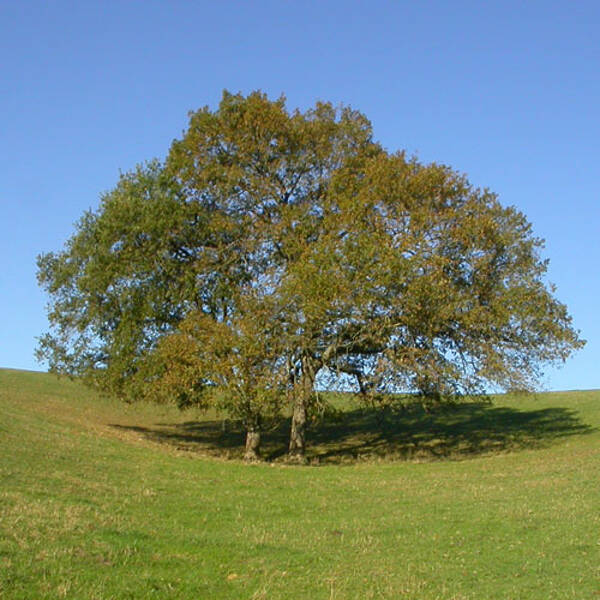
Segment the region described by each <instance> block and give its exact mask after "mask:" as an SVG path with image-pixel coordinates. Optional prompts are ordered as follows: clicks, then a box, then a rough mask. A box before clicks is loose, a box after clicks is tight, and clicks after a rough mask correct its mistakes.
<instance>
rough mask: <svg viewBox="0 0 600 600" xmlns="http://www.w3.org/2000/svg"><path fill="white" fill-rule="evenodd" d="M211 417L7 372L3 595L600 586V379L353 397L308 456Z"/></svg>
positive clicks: (1, 473) (460, 597)
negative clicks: (428, 402) (375, 405)
mask: <svg viewBox="0 0 600 600" xmlns="http://www.w3.org/2000/svg"><path fill="white" fill-rule="evenodd" d="M202 418H203V417H201V416H200V415H197V414H195V413H189V412H188V413H178V412H177V411H176V410H174V409H171V408H170V407H156V406H147V405H140V406H127V405H123V404H120V403H118V402H116V401H112V400H109V399H105V398H99V397H97V396H96V395H95V394H94V393H92V392H90V391H89V390H87V389H85V388H83V387H81V386H80V385H78V384H76V383H73V382H69V381H67V380H57V379H56V378H53V377H51V376H49V375H45V374H37V373H23V372H17V371H0V597H1V598H7V599H17V598H22V599H27V600H30V599H37V598H74V599H91V598H96V599H102V600H106V599H111V598H119V599H121V598H122V599H125V598H174V599H175V598H177V599H180V598H182V599H185V598H190V599H192V598H193V599H203V598H206V599H218V598H228V599H229V598H244V599H259V598H264V599H269V600H270V599H279V598H282V599H283V598H289V599H294V600H297V599H299V598H307V599H323V600H330V599H336V600H340V599H363V598H365V599H366V598H390V599H395V598H407V599H408V598H411V599H415V600H433V599H440V600H442V599H443V600H451V599H453V600H465V599H477V600H479V599H483V600H485V599H502V600H508V599H515V600H516V599H530V598H531V599H534V598H535V599H537V598H539V599H544V600H547V599H560V600H563V599H578V600H587V599H593V598H600V489H599V475H600V430H599V426H600V392H597V391H594V392H568V393H551V394H542V395H539V396H535V397H514V398H511V397H500V398H498V399H497V400H496V401H495V402H494V404H493V405H485V404H478V403H472V404H470V405H465V406H462V407H457V408H456V409H455V410H452V411H450V410H445V411H438V412H434V413H430V414H427V413H422V412H419V411H406V412H404V413H393V414H389V415H387V416H386V417H385V418H384V419H381V418H380V420H379V422H377V420H376V417H375V416H374V415H373V414H371V413H369V412H368V411H364V410H360V409H359V408H357V407H352V406H350V407H347V409H346V412H344V413H343V414H341V415H338V417H337V418H336V419H329V420H326V421H325V422H323V423H321V424H319V425H316V426H315V428H314V430H313V431H312V440H313V444H312V446H311V455H310V458H311V461H312V462H313V463H314V464H317V463H319V464H320V466H309V467H291V466H285V465H284V464H282V463H281V462H280V456H281V453H282V448H283V443H284V435H283V427H281V428H279V429H275V430H274V431H273V432H272V433H271V434H270V436H268V439H267V442H266V451H267V456H268V458H269V459H270V462H268V463H266V464H261V465H251V466H247V465H244V464H242V463H241V462H240V461H238V460H236V459H235V457H236V456H239V453H240V451H241V444H242V441H243V437H242V435H241V433H240V432H239V431H237V429H236V427H235V424H230V426H229V428H228V429H227V430H226V431H223V430H222V428H221V426H220V422H218V421H217V420H216V419H215V418H214V416H213V417H212V418H209V419H205V420H202ZM209 455H213V456H209ZM224 455H227V456H230V457H233V459H232V460H225V459H224V458H223V456H224Z"/></svg>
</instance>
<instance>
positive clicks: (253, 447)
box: [244, 427, 260, 462]
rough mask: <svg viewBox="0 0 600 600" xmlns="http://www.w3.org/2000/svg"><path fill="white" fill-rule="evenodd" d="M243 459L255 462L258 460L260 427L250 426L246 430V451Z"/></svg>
mask: <svg viewBox="0 0 600 600" xmlns="http://www.w3.org/2000/svg"><path fill="white" fill-rule="evenodd" d="M244 460H246V461H248V462H256V461H258V460H260V428H258V427H252V428H250V427H249V428H248V430H247V431H246V452H245V453H244Z"/></svg>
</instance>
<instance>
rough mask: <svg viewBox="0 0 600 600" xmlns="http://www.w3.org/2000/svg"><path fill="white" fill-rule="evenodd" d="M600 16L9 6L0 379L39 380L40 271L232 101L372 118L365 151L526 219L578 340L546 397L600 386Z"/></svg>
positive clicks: (543, 7) (449, 8)
mask: <svg viewBox="0 0 600 600" xmlns="http://www.w3.org/2000/svg"><path fill="white" fill-rule="evenodd" d="M599 26H600V4H598V3H597V2H592V1H589V2H548V1H545V2H541V1H532V2H527V3H525V2H516V1H503V2H486V3H483V2H474V1H473V2H461V1H458V2H447V1H442V0H438V1H431V2H419V3H409V2H383V1H374V2H369V3H367V2H352V1H348V0H345V1H323V2H317V1H314V2H313V1H310V2H309V1H298V2H275V1H272V2H271V1H256V2H228V1H225V2H218V3H215V2H169V3H166V2H152V1H149V2H148V1H146V2H135V1H132V2H117V1H111V0H107V1H104V2H90V1H84V2H65V1H57V2H53V3H46V2H31V1H23V2H5V3H3V4H2V5H0V52H1V53H2V56H3V62H2V66H1V67H0V75H1V76H0V115H1V116H0V136H1V138H0V139H1V140H2V143H1V145H0V219H1V220H0V227H1V228H2V232H1V236H0V249H1V250H2V256H3V257H4V258H3V268H2V269H0V292H1V293H0V309H1V314H2V317H1V318H0V341H1V343H0V366H1V367H12V368H22V369H35V370H42V369H44V365H39V364H38V363H36V362H35V359H34V356H33V351H34V348H35V345H36V341H35V338H36V336H38V335H40V334H42V333H43V332H44V331H45V330H46V328H47V322H46V317H45V303H46V298H45V297H44V295H43V293H42V292H41V290H39V289H38V286H37V283H36V280H35V272H36V266H35V258H36V256H37V255H38V254H39V253H41V252H47V251H49V250H59V249H60V248H61V247H62V245H63V244H64V242H65V241H66V240H67V239H68V237H69V236H70V235H71V233H72V232H73V223H74V222H75V221H76V220H78V219H79V218H80V217H81V215H82V214H83V212H84V211H85V210H87V209H90V208H95V207H97V205H98V202H99V198H100V194H101V193H102V192H104V191H107V190H109V189H111V188H112V187H113V186H114V185H115V183H116V182H117V179H118V176H119V172H122V171H128V170H130V169H132V168H133V167H134V166H135V165H136V164H137V163H140V162H143V161H145V160H148V159H151V158H153V157H158V158H163V157H164V156H165V155H166V153H167V151H168V148H169V146H170V144H171V142H172V140H173V139H174V138H176V137H180V136H181V134H182V132H183V129H184V128H185V127H186V124H187V113H188V111H190V110H195V109H197V108H199V107H201V106H204V105H208V106H210V107H211V108H215V107H216V105H217V103H218V101H219V99H220V97H221V94H222V91H223V89H228V90H230V91H232V92H243V93H248V92H250V91H252V90H256V89H261V90H263V91H264V92H266V93H267V94H269V96H270V97H272V98H275V97H279V96H280V95H281V94H285V96H286V97H287V102H288V106H289V107H290V108H295V107H298V108H300V109H302V110H304V109H306V108H308V107H309V106H312V105H313V104H314V103H315V101H316V100H319V99H321V100H327V101H332V102H334V103H339V104H346V105H350V106H352V107H353V108H356V109H358V110H360V111H361V112H363V113H365V114H366V116H367V117H369V118H370V119H371V121H372V123H373V128H374V134H375V139H377V140H378V141H380V142H381V143H382V144H383V145H384V146H385V147H386V148H387V149H388V150H391V151H394V150H400V149H405V150H406V151H407V152H408V153H409V154H416V155H417V156H418V158H419V159H420V160H421V161H423V162H430V161H435V162H440V163H445V164H448V165H450V166H452V167H453V168H455V169H458V170H459V171H462V172H464V173H466V174H467V175H468V177H469V178H470V180H471V182H472V183H473V184H474V185H476V186H480V187H489V188H490V189H491V190H493V191H494V192H496V193H498V194H499V197H500V200H501V202H502V203H504V204H507V205H514V206H516V207H517V208H519V209H520V210H521V211H523V212H524V213H525V214H526V215H527V217H528V218H529V220H530V221H531V222H532V224H533V229H534V232H535V234H536V235H538V236H539V237H542V238H544V239H545V240H546V250H545V256H546V257H548V258H549V259H550V266H549V275H548V279H549V280H550V281H551V282H553V283H555V284H556V286H557V292H556V295H557V297H558V298H559V299H560V300H561V301H563V302H565V303H566V304H567V305H568V306H569V309H570V311H571V314H572V315H573V318H574V324H575V327H576V328H578V329H580V330H581V331H582V335H583V337H584V338H585V339H587V340H588V344H587V346H586V348H585V349H584V350H583V351H580V352H579V353H578V354H577V355H576V356H575V357H574V358H573V359H571V360H570V361H569V362H568V363H567V364H566V365H565V366H564V367H563V368H562V369H559V370H556V369H550V370H548V372H547V376H546V379H545V381H544V384H545V387H546V388H547V389H586V388H598V387H600V369H598V367H597V365H598V364H599V363H600V344H599V343H598V338H599V336H600V322H599V319H598V318H597V305H598V300H597V298H598V296H600V278H599V276H598V274H599V268H598V261H599V258H600V235H599V225H598V223H599V222H600V202H599V200H600V198H599V191H598V185H597V179H598V175H600V173H599V171H600V169H599V167H598V139H600V114H599V113H600V110H599V108H598V107H599V106H600V78H599V77H598V73H599V72H600V43H599V42H598V35H597V31H598V27H599Z"/></svg>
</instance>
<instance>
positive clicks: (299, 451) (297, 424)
mask: <svg viewBox="0 0 600 600" xmlns="http://www.w3.org/2000/svg"><path fill="white" fill-rule="evenodd" d="M305 454H306V400H305V398H304V396H303V394H300V393H298V391H296V397H295V399H294V412H293V413H292V429H291V431H290V447H289V459H290V460H291V461H292V462H304V461H305Z"/></svg>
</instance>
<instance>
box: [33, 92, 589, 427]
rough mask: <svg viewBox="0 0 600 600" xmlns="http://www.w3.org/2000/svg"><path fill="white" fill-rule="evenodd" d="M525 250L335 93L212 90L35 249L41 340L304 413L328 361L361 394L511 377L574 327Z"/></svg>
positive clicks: (160, 395)
mask: <svg viewBox="0 0 600 600" xmlns="http://www.w3.org/2000/svg"><path fill="white" fill-rule="evenodd" d="M542 249H543V243H542V241H541V240H538V239H536V238H534V237H533V236H532V233H531V226H530V224H529V223H528V222H527V220H526V218H525V217H524V215H522V214H521V213H520V212H518V211H517V210H516V209H515V208H511V207H508V208H507V207H503V206H502V205H500V203H499V202H498V200H497V198H496V196H495V195H494V194H492V193H491V192H489V191H487V190H478V189H474V188H473V187H472V186H471V185H470V183H469V182H468V180H467V179H466V177H465V176H464V175H462V174H460V173H457V172H455V171H453V170H452V169H450V168H449V167H447V166H444V165H438V164H430V165H423V164H421V163H419V162H418V161H417V160H416V159H410V158H407V157H406V156H405V155H404V154H403V153H397V154H389V153H387V152H385V151H384V150H383V149H382V148H381V147H380V146H379V145H378V144H377V143H375V142H374V141H373V140H372V131H371V125H370V123H369V121H368V120H367V119H366V117H365V116H364V115H362V114H360V113H358V112H356V111H353V110H351V109H350V108H346V107H341V108H335V107H333V106H332V105H331V104H329V103H317V104H316V105H315V107H314V108H312V109H310V110H307V111H305V112H303V113H302V112H300V111H294V112H290V111H288V109H287V108H286V103H285V98H283V97H282V98H279V99H278V100H275V101H272V100H269V99H268V98H267V96H266V95H265V94H263V93H261V92H255V93H252V94H250V95H249V96H247V97H244V96H242V95H240V94H230V93H227V92H225V93H224V95H223V99H222V101H221V103H220V105H219V107H218V109H217V110H215V111H211V110H210V109H209V108H203V109H200V110H199V111H197V112H194V113H192V114H191V115H190V122H189V127H188V129H187V131H186V132H185V133H184V135H183V136H182V138H181V139H179V140H176V141H174V142H173V145H172V147H171V149H170V152H169V155H168V157H167V159H166V161H165V164H164V165H163V164H160V163H159V162H157V161H154V162H150V163H147V164H145V165H143V166H140V167H138V168H137V169H136V170H135V171H133V172H131V173H127V174H124V175H123V176H122V177H121V178H120V180H119V182H118V184H117V185H116V187H115V188H114V189H113V190H112V191H111V192H109V193H108V194H105V195H104V196H103V197H102V199H101V203H100V207H99V208H98V210H97V211H95V212H89V213H86V214H85V215H84V216H83V217H82V219H81V220H80V221H79V223H78V224H77V225H76V231H75V233H74V235H73V236H72V238H71V239H70V240H69V242H68V243H67V245H66V246H65V248H64V249H63V250H62V251H61V252H57V253H52V252H51V253H48V254H44V255H42V256H40V257H39V260H38V268H39V271H38V277H39V281H40V284H41V285H42V286H43V287H44V288H45V289H46V291H47V292H48V294H49V295H50V299H51V301H50V306H49V320H50V324H51V332H50V333H48V334H46V335H45V336H43V337H42V338H41V339H40V345H39V349H38V353H39V357H40V358H42V359H46V360H48V361H49V364H50V367H51V369H53V370H56V371H59V372H66V373H69V374H73V375H80V376H84V377H87V378H89V379H90V380H92V381H94V382H96V383H98V384H99V385H101V386H102V387H103V388H105V389H108V390H110V391H112V392H115V393H118V394H121V395H123V396H125V397H129V398H138V397H152V398H154V399H158V400H161V401H167V400H170V401H175V402H177V403H179V404H180V405H186V404H190V403H195V404H198V405H201V406H208V405H217V406H220V407H221V408H225V409H226V410H228V411H229V412H230V413H233V414H235V415H237V416H241V417H242V418H244V419H246V420H247V421H248V422H251V421H253V422H256V420H257V419H258V418H259V417H260V416H262V415H267V414H269V415H272V414H275V413H276V412H277V411H278V410H279V409H280V408H281V406H282V404H283V402H284V401H286V399H290V400H289V401H290V402H292V403H294V405H295V406H297V407H298V406H302V407H303V408H302V410H303V411H304V413H305V412H306V409H307V407H309V406H310V395H311V394H312V387H313V385H314V383H315V380H319V377H320V376H321V377H322V376H323V375H324V374H326V373H327V374H329V375H330V379H331V380H333V381H334V382H335V381H336V380H338V381H339V379H340V378H342V377H344V378H346V381H348V380H351V381H354V382H355V384H356V389H357V390H358V389H360V391H361V392H362V393H363V394H364V395H369V394H371V396H372V397H374V396H375V395H376V394H382V393H395V392H399V391H402V392H405V391H414V392H418V393H420V394H422V395H425V396H434V397H437V398H443V397H444V396H453V395H455V394H459V393H466V392H473V391H481V390H482V389H485V388H489V387H490V386H491V387H500V388H505V389H511V388H519V389H527V388H531V387H532V386H534V385H535V383H536V381H537V379H538V377H539V374H540V370H541V368H542V366H543V365H544V364H545V363H547V362H552V361H557V360H558V361H560V360H565V359H566V358H567V357H568V356H569V355H570V354H571V353H572V352H573V351H574V350H576V349H577V348H580V347H581V346H582V345H583V342H582V341H581V340H580V338H579V335H578V333H577V332H576V331H575V330H574V329H573V327H572V324H571V318H570V316H569V314H568V312H567V309H566V307H565V306H564V305H563V304H561V303H560V302H559V301H558V300H556V299H555V298H554V296H553V290H552V289H551V288H549V286H548V285H547V284H546V283H545V279H544V278H545V272H546V262H545V261H544V260H543V259H542V258H541V257H540V255H539V253H540V251H541V250H542ZM299 398H300V400H298V399H299ZM300 429H302V428H300ZM302 435H303V434H302Z"/></svg>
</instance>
